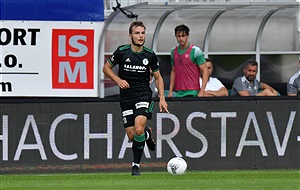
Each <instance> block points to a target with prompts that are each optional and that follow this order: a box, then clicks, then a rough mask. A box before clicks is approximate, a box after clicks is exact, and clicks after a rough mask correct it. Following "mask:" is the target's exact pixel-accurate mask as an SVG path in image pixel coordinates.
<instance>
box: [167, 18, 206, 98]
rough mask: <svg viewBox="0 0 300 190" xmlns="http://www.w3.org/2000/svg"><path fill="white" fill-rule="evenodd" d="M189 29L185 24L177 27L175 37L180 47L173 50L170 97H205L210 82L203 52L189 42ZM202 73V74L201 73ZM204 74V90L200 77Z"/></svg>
mask: <svg viewBox="0 0 300 190" xmlns="http://www.w3.org/2000/svg"><path fill="white" fill-rule="evenodd" d="M189 31H190V29H189V27H187V26H186V25H184V24H181V25H179V26H176V27H175V37H176V40H177V42H178V46H176V47H173V48H172V49H171V65H172V71H171V74H170V87H169V94H168V97H173V91H174V90H175V91H176V97H184V96H193V97H197V96H198V97H200V96H205V91H204V90H205V87H206V83H207V81H208V76H209V74H208V69H207V67H206V65H205V64H204V63H205V58H204V55H203V52H202V50H201V49H200V48H199V47H197V46H195V45H193V44H190V43H189V42H188V39H189ZM200 71H201V72H200ZM201 73H202V83H203V84H202V88H201V89H200V83H199V77H200V76H201Z"/></svg>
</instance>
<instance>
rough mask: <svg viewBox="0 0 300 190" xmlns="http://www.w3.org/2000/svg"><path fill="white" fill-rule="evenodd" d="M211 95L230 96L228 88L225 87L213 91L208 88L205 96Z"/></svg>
mask: <svg viewBox="0 0 300 190" xmlns="http://www.w3.org/2000/svg"><path fill="white" fill-rule="evenodd" d="M207 95H210V96H228V90H227V89H226V88H225V87H221V88H220V89H219V90H216V91H212V90H208V91H205V96H207Z"/></svg>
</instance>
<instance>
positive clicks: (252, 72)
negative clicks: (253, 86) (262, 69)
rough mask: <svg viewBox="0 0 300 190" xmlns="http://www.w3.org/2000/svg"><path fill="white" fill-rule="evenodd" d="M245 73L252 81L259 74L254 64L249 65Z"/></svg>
mask: <svg viewBox="0 0 300 190" xmlns="http://www.w3.org/2000/svg"><path fill="white" fill-rule="evenodd" d="M244 74H245V77H246V79H247V80H248V81H250V82H252V81H254V79H255V77H256V74H257V67H256V66H252V65H248V66H247V67H246V68H245V69H244Z"/></svg>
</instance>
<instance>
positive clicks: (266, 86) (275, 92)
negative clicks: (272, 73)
mask: <svg viewBox="0 0 300 190" xmlns="http://www.w3.org/2000/svg"><path fill="white" fill-rule="evenodd" d="M261 88H262V89H269V90H270V91H271V92H272V93H273V95H274V96H277V95H278V93H277V91H276V90H275V89H274V88H272V87H271V86H270V85H268V84H266V83H263V82H261Z"/></svg>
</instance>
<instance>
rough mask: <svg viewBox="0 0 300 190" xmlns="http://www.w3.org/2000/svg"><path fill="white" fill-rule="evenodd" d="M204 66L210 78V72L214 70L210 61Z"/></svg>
mask: <svg viewBox="0 0 300 190" xmlns="http://www.w3.org/2000/svg"><path fill="white" fill-rule="evenodd" d="M205 65H206V67H207V69H208V73H209V76H211V74H212V72H213V70H214V69H213V65H212V63H211V62H210V61H207V62H205Z"/></svg>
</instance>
